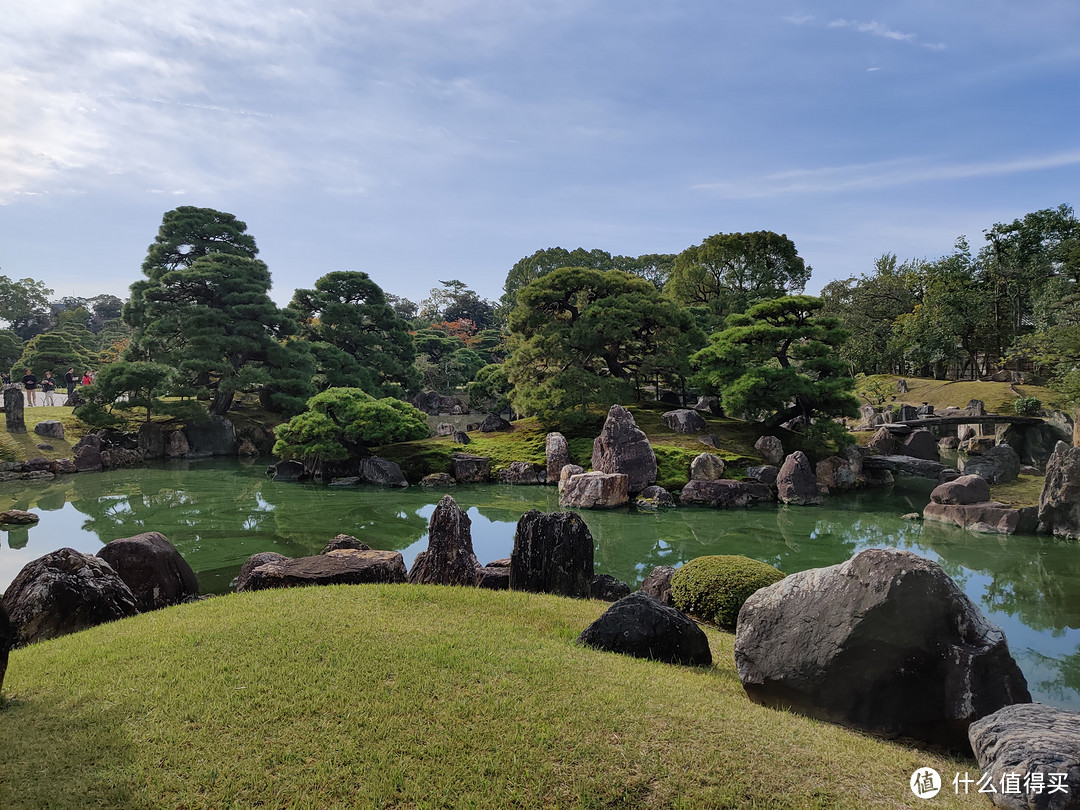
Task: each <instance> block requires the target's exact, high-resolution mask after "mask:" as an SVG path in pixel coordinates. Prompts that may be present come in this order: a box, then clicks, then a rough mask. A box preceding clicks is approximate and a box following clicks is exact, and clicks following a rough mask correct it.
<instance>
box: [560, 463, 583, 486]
mask: <svg viewBox="0 0 1080 810" xmlns="http://www.w3.org/2000/svg"><path fill="white" fill-rule="evenodd" d="M583 472H585V468H584V467H579V466H578V465H577V464H564V465H563V468H562V469H561V470H559V492H560V493H562V492H563V490H565V489H566V485H567V484H568V483H569V482H570V479H571V478H573V477H574V476H575V475H581V473H583Z"/></svg>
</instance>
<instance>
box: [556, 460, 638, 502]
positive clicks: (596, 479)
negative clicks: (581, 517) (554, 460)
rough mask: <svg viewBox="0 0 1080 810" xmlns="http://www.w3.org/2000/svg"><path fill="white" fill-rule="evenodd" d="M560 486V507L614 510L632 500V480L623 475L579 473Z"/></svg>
mask: <svg viewBox="0 0 1080 810" xmlns="http://www.w3.org/2000/svg"><path fill="white" fill-rule="evenodd" d="M567 466H570V465H567ZM564 469H565V468H564ZM560 484H561V486H560V488H559V506H569V507H574V508H577V509H612V508H614V507H616V506H624V505H625V504H627V503H628V502H629V500H630V489H629V487H630V480H629V479H628V478H627V477H626V476H625V475H623V474H622V473H602V472H587V473H578V474H577V475H572V476H570V477H569V478H567V480H566V481H565V482H560Z"/></svg>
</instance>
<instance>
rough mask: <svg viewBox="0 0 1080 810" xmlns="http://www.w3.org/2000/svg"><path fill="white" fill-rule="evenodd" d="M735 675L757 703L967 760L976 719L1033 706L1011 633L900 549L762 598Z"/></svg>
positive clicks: (746, 609)
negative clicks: (940, 749)
mask: <svg viewBox="0 0 1080 810" xmlns="http://www.w3.org/2000/svg"><path fill="white" fill-rule="evenodd" d="M735 664H736V667H737V669H738V673H739V678H740V680H741V681H742V683H743V687H744V688H745V689H746V693H747V695H748V696H749V697H750V699H751V700H753V701H754V702H756V703H762V704H765V705H769V706H776V707H786V708H787V707H789V708H792V709H795V710H796V711H798V712H801V713H803V714H807V715H810V716H812V717H817V718H820V719H822V720H829V721H832V722H838V723H843V724H845V725H851V726H855V727H857V728H861V729H865V730H866V731H870V732H872V733H875V734H883V735H886V736H905V737H911V738H913V739H916V740H920V741H923V742H927V743H930V744H934V745H944V746H947V747H949V748H953V749H956V750H959V751H966V750H967V749H968V742H967V728H968V726H969V725H970V724H971V723H972V722H973V721H974V720H978V719H979V718H981V717H985V716H986V715H988V714H990V713H992V712H995V711H997V710H998V709H1000V708H1001V707H1002V706H1007V705H1009V704H1012V703H1027V702H1030V701H1031V696H1030V694H1029V693H1028V689H1027V682H1026V681H1025V680H1024V676H1023V675H1022V674H1021V672H1020V668H1019V667H1018V666H1017V665H1016V662H1015V661H1014V660H1013V657H1012V655H1010V653H1009V646H1008V644H1007V643H1006V641H1005V635H1004V634H1003V633H1002V632H1001V630H1000V629H999V628H998V627H997V626H995V625H994V624H991V623H990V622H989V621H987V619H986V617H985V616H983V614H982V613H981V611H980V610H979V609H978V608H977V607H976V606H975V605H974V604H972V602H971V600H969V599H968V598H967V597H966V596H965V595H964V593H963V592H962V591H961V590H960V589H959V588H958V587H957V585H956V583H955V582H953V581H952V580H951V579H950V578H949V576H948V575H947V574H946V573H945V572H944V571H943V570H942V569H941V566H939V565H938V564H937V563H933V562H930V561H929V560H926V559H923V558H922V557H918V556H916V555H915V554H912V553H911V552H908V551H897V550H893V549H869V550H867V551H863V552H861V553H860V554H857V555H855V556H854V557H853V558H852V559H850V560H848V561H847V562H844V563H841V564H839V565H833V566H830V567H828V568H819V569H812V570H809V571H803V572H801V573H797V574H791V575H790V576H788V577H787V578H785V579H783V580H781V581H780V582H778V583H776V584H775V585H770V586H769V587H767V588H763V589H761V590H759V591H758V592H757V593H755V594H754V595H753V596H751V597H750V598H749V599H748V600H747V601H746V603H745V604H744V605H743V607H742V610H741V611H740V613H739V621H738V627H737V629H736V634H735Z"/></svg>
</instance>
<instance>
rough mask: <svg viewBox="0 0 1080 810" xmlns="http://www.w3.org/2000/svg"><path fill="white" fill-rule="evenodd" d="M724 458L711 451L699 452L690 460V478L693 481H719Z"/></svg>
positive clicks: (722, 475) (722, 471) (722, 473)
mask: <svg viewBox="0 0 1080 810" xmlns="http://www.w3.org/2000/svg"><path fill="white" fill-rule="evenodd" d="M724 467H725V465H724V460H723V459H722V458H720V456H717V455H713V454H712V453H701V454H699V455H697V456H695V457H694V460H693V461H691V462H690V479H691V480H694V481H719V480H720V479H721V478H723V477H724Z"/></svg>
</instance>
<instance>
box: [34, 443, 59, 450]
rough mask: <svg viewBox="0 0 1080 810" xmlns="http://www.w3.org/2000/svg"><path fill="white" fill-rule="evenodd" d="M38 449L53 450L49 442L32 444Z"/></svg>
mask: <svg viewBox="0 0 1080 810" xmlns="http://www.w3.org/2000/svg"><path fill="white" fill-rule="evenodd" d="M34 446H35V447H36V448H37V449H38V450H54V449H55V448H54V447H53V446H52V445H51V444H44V443H42V444H36V445H34Z"/></svg>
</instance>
